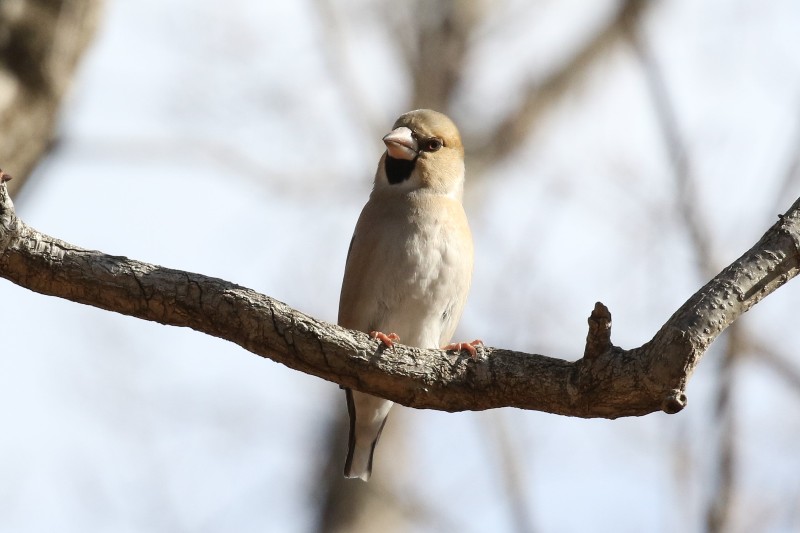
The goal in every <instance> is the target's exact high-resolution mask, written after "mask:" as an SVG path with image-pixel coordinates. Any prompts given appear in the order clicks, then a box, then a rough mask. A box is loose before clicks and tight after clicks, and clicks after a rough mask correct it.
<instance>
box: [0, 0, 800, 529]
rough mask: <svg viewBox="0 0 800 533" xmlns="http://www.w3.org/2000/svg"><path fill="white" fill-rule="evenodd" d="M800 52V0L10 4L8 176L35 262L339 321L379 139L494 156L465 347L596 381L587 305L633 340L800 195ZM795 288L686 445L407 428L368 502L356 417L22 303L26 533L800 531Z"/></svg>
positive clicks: (65, 306)
mask: <svg viewBox="0 0 800 533" xmlns="http://www.w3.org/2000/svg"><path fill="white" fill-rule="evenodd" d="M798 28H800V3H798V2H796V1H795V0H774V1H772V2H761V1H757V0H706V1H704V2H697V1H694V0H670V1H666V0H660V1H656V0H652V1H645V0H627V1H595V2H585V1H583V0H571V1H564V0H560V1H555V0H537V1H522V0H516V1H512V0H507V1H489V0H483V1H481V0H475V1H470V2H467V1H464V2H445V1H442V2H429V1H425V0H417V1H412V0H409V1H406V2H389V1H368V0H342V1H333V0H306V1H296V2H260V1H258V0H230V1H228V2H224V3H220V2H213V1H210V0H172V1H169V2H161V1H157V0H140V1H137V2H133V1H125V0H105V1H101V0H2V2H0V167H2V168H3V169H4V170H6V171H7V172H9V173H10V174H12V175H14V176H15V180H14V181H12V182H11V185H13V186H14V188H13V190H12V194H13V198H14V200H15V203H16V206H17V211H18V213H19V215H20V216H21V217H22V218H23V220H25V221H26V222H27V223H28V224H30V225H32V226H34V227H36V228H37V229H39V230H41V231H44V232H46V233H49V234H51V235H54V236H57V237H59V238H62V239H64V240H66V241H68V242H71V243H74V244H76V245H79V246H83V247H86V248H94V249H99V250H102V251H104V252H107V253H111V254H120V255H127V256H130V257H134V258H137V259H140V260H143V261H148V262H152V263H157V264H161V265H165V266H169V267H174V268H179V269H184V270H190V271H195V272H201V273H204V274H207V275H212V276H218V277H221V278H224V279H227V280H230V281H233V282H236V283H239V284H242V285H245V286H248V287H251V288H253V289H256V290H258V291H260V292H263V293H265V294H268V295H270V296H273V297H276V298H278V299H280V300H282V301H284V302H286V303H288V304H290V305H291V306H293V307H295V308H297V309H300V310H302V311H304V312H306V313H310V314H313V315H315V316H317V317H319V318H321V319H325V320H328V321H335V319H336V309H337V300H338V292H339V284H340V281H341V276H342V271H343V266H344V260H345V253H346V249H347V245H348V242H349V239H350V235H351V232H352V228H353V226H354V224H355V220H356V217H357V216H358V213H359V210H360V208H361V206H362V205H363V203H364V202H365V201H366V198H367V195H368V194H369V190H370V186H371V180H372V176H373V173H374V169H375V166H376V163H377V161H378V158H379V156H380V154H381V152H382V151H383V145H382V143H381V140H380V139H381V136H382V135H383V134H385V133H386V132H388V131H389V128H390V126H391V124H392V122H393V121H394V119H395V118H396V116H397V115H399V114H400V113H402V112H404V111H407V110H409V109H413V108H416V107H432V108H435V109H438V110H441V111H444V112H446V113H448V114H450V115H451V116H452V117H453V119H454V120H455V121H456V122H457V123H458V124H459V126H460V127H461V130H462V134H463V136H464V138H465V142H466V147H467V169H468V183H467V193H466V199H465V203H466V209H467V212H468V215H469V217H470V221H471V225H472V228H473V232H474V235H475V240H476V248H477V260H476V266H475V274H474V282H473V289H472V293H471V296H470V300H469V303H468V307H467V309H466V312H465V315H464V318H463V320H462V323H461V326H460V330H459V334H458V335H459V336H463V337H464V338H474V337H480V338H482V339H484V341H485V342H486V343H487V344H488V345H491V346H498V347H505V348H513V349H519V350H524V351H528V352H536V353H543V354H548V355H551V356H555V357H562V358H566V359H577V358H578V357H580V356H581V354H582V350H583V342H584V340H585V336H586V317H587V316H588V314H589V312H590V310H591V309H592V306H593V304H594V302H595V301H597V300H600V301H603V302H604V303H605V304H606V305H608V306H609V308H610V309H611V311H612V313H613V316H614V330H613V339H612V340H613V341H614V342H615V344H618V345H621V346H623V347H633V346H638V345H640V344H642V343H643V342H645V341H647V340H648V339H649V338H650V337H651V336H652V335H653V334H654V333H655V331H656V330H657V329H658V327H659V326H660V325H661V324H662V323H663V322H664V321H665V320H666V319H667V318H668V317H669V315H670V314H671V313H672V312H673V311H674V310H675V309H677V307H678V306H679V305H680V304H681V303H683V301H684V300H685V299H686V298H688V296H690V295H691V294H692V293H693V292H694V291H695V290H697V289H698V288H699V287H700V286H701V285H702V284H703V283H704V282H705V281H706V280H707V279H709V278H710V277H711V276H712V275H713V274H715V273H716V272H718V271H719V270H720V269H721V268H722V267H724V266H725V265H727V264H728V263H729V262H731V261H732V260H734V259H735V258H736V257H738V255H739V254H741V253H742V252H743V251H745V250H746V249H747V248H749V247H750V246H751V245H752V244H753V243H754V242H755V241H756V240H757V239H758V238H759V237H760V236H761V234H762V233H763V232H764V231H765V230H766V228H767V227H768V226H769V225H770V224H772V222H773V221H774V220H775V219H776V215H777V214H778V213H780V212H783V211H784V210H786V208H788V206H789V205H791V203H792V202H793V201H794V200H795V199H796V198H797V196H798V192H800V164H799V163H798V161H800V31H798ZM212 205H213V207H214V209H213V210H212V209H209V207H210V206H212ZM211 213H214V216H213V217H211V216H209V215H210V214H211ZM798 287H800V286H798V285H797V284H796V282H793V283H791V284H789V285H788V286H787V287H785V288H782V289H780V290H779V291H778V292H777V293H775V294H774V295H772V296H770V297H769V298H768V299H767V300H766V301H764V302H763V303H762V304H760V305H759V306H757V307H756V308H755V309H754V310H753V311H752V312H751V313H749V314H748V315H746V316H745V317H743V318H742V319H741V320H739V321H738V322H736V324H735V325H734V327H732V328H731V329H730V330H729V331H728V332H726V334H725V335H724V336H723V337H722V338H720V339H719V340H718V341H717V342H716V343H715V345H714V346H713V347H712V350H711V351H710V353H709V354H708V355H707V357H706V358H705V359H704V360H703V362H702V363H701V365H700V367H699V369H698V371H697V372H696V374H695V376H694V378H693V379H692V381H691V382H690V384H689V388H688V396H689V405H688V407H687V409H685V410H684V411H683V412H681V413H680V414H679V415H675V416H667V415H664V414H653V415H650V416H647V417H643V418H638V419H624V420H616V421H608V420H580V419H569V418H564V417H558V416H554V415H549V414H543V413H536V412H523V411H516V410H510V409H508V410H498V411H491V412H481V413H459V414H446V413H439V412H428V411H417V410H410V409H405V408H396V409H395V411H393V413H392V415H391V417H390V419H389V423H388V426H387V429H386V431H385V432H384V436H383V439H382V442H381V445H380V446H379V448H378V451H377V455H376V464H375V474H374V476H373V479H372V481H371V482H370V483H369V484H363V483H360V482H358V481H350V482H345V481H344V480H343V479H342V478H341V469H342V464H343V461H344V448H345V440H346V436H345V427H344V423H345V422H344V420H345V406H344V396H343V394H342V393H341V391H340V390H339V389H338V387H337V386H335V385H333V384H331V383H328V382H324V381H322V380H319V379H317V378H312V377H309V376H305V375H303V374H300V373H298V372H295V371H291V370H288V369H287V368H285V367H283V366H281V365H279V364H275V363H273V362H270V361H268V360H263V359H261V358H259V357H257V356H254V355H252V354H250V353H248V352H246V351H244V350H242V349H241V348H239V347H237V346H233V345H231V344H228V343H225V342H222V341H220V340H218V339H214V338H210V337H206V336H204V335H201V334H199V333H196V332H193V331H190V330H183V329H177V328H169V327H164V326H160V325H157V324H153V323H147V322H143V321H138V320H135V319H133V318H128V317H124V316H119V315H115V314H112V313H108V312H104V311H100V310H97V309H94V308H89V307H84V306H80V305H78V304H74V303H70V302H66V301H61V300H57V299H55V298H50V297H44V296H40V295H38V294H34V293H31V292H29V291H27V290H25V289H22V288H20V287H17V286H15V285H13V284H11V283H9V282H4V281H3V280H0V308H2V319H0V531H9V532H10V531H14V532H39V531H59V532H73V531H74V532H95V531H98V532H99V531H103V532H107V531H114V532H174V531H187V532H188V531H191V532H232V531H236V532H250V531H252V532H256V531H259V532H263V531H280V532H311V531H317V532H328V531H352V532H361V531H363V532H371V531H381V532H389V531H419V532H428V531H441V532H447V531H460V532H483V531H511V532H533V531H539V532H542V531H548V532H549V531H564V532H572V531H581V532H583V531H614V532H624V531H631V532H639V531H654V532H671V531H676V530H680V531H685V532H700V531H708V532H720V531H725V532H728V531H730V532H745V531H763V532H784V531H786V532H788V531H797V530H800V446H799V445H798V441H799V440H800V359H799V357H800V356H798V348H800V327H798V323H797V312H796V309H797V305H798V301H800V289H799V288H798Z"/></svg>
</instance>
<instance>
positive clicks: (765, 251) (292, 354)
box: [0, 183, 800, 418]
mask: <svg viewBox="0 0 800 533" xmlns="http://www.w3.org/2000/svg"><path fill="white" fill-rule="evenodd" d="M798 264H800V200H798V201H797V202H795V204H794V205H793V206H792V207H791V208H790V209H789V211H788V212H787V213H786V214H785V215H783V216H782V217H780V220H779V221H778V222H777V223H776V224H775V225H773V226H772V227H771V228H770V229H769V230H768V231H767V232H766V233H765V234H764V236H763V237H762V238H761V240H760V241H759V242H758V243H756V245H755V246H753V248H751V249H750V250H749V251H747V252H746V253H745V254H744V255H743V256H742V257H740V258H739V259H737V260H736V261H735V262H734V263H733V264H731V265H730V266H729V267H727V268H726V269H725V270H723V271H722V272H721V273H720V274H719V275H717V276H716V277H715V278H714V279H713V280H711V281H710V282H709V283H708V284H706V286H705V287H703V288H702V289H700V291H698V292H697V293H696V294H695V295H694V296H692V297H691V298H690V299H689V300H688V301H687V302H686V303H685V304H684V305H683V306H682V307H681V308H680V309H678V311H676V312H675V314H674V315H673V316H672V317H671V318H670V319H669V320H668V321H667V323H666V324H664V326H663V327H662V328H661V329H660V330H659V331H658V332H657V333H656V334H655V336H654V337H653V339H652V340H650V341H649V342H647V343H646V344H644V345H643V346H641V347H639V348H635V349H632V350H623V349H621V348H618V347H615V346H613V345H611V344H610V341H608V340H607V338H608V337H607V336H608V335H609V334H610V331H608V330H607V329H608V328H610V319H611V317H610V313H607V311H606V312H604V311H603V309H604V308H600V307H598V308H597V311H596V312H595V314H594V317H593V318H594V323H593V325H592V327H591V328H590V333H589V338H588V339H587V342H588V343H589V344H590V345H591V346H590V347H589V349H588V350H587V352H586V353H587V354H590V356H589V357H584V358H582V359H579V360H577V361H574V362H569V361H564V360H561V359H555V358H552V357H546V356H543V355H535V354H527V353H522V352H514V351H510V350H503V349H498V348H486V349H485V350H484V352H483V353H482V355H481V357H479V358H478V359H477V360H472V359H471V358H470V357H468V356H465V355H461V354H454V353H444V352H441V351H439V350H420V349H416V348H410V347H407V346H402V345H395V347H394V348H392V349H391V350H383V349H376V343H375V341H373V340H371V339H370V338H369V337H368V336H367V335H365V334H363V333H360V332H354V331H349V330H345V329H342V328H340V327H338V326H335V325H333V324H328V323H325V322H322V321H320V320H316V319H314V318H312V317H310V316H307V315H305V314H303V313H300V312H298V311H295V310H293V309H291V308H290V307H289V306H287V305H286V304H283V303H281V302H279V301H277V300H274V299H272V298H270V297H268V296H264V295H262V294H259V293H257V292H255V291H253V290H250V289H247V288H244V287H240V286H238V285H235V284H233V283H230V282H227V281H223V280H221V279H217V278H211V277H207V276H203V275H200V274H193V273H190V272H183V271H180V270H172V269H168V268H164V267H160V266H156V265H149V264H147V263H142V262H139V261H135V260H132V259H128V258H126V257H119V256H110V255H106V254H103V253H101V252H97V251H91V250H84V249H81V248H78V247H75V246H73V245H71V244H68V243H66V242H63V241H60V240H58V239H55V238H53V237H49V236H47V235H44V234H42V233H39V232H38V231H36V230H35V229H33V228H31V227H29V226H27V225H26V224H24V223H23V222H22V221H21V220H20V219H19V218H17V216H16V214H15V212H14V208H13V204H12V203H11V200H10V198H9V197H8V193H7V191H6V185H5V184H4V183H2V184H0V276H2V277H4V278H6V279H8V280H10V281H12V282H14V283H16V284H18V285H20V286H22V287H26V288H28V289H30V290H33V291H36V292H40V293H42V294H47V295H52V296H58V297H61V298H66V299H68V300H72V301H75V302H80V303H84V304H87V305H92V306H95V307H99V308H102V309H107V310H110V311H116V312H118V313H122V314H126V315H130V316H135V317H138V318H142V319H145V320H152V321H155V322H159V323H162V324H169V325H173V326H184V327H190V328H192V329H195V330H197V331H201V332H203V333H207V334H209V335H213V336H216V337H220V338H223V339H226V340H229V341H231V342H235V343H236V344H238V345H240V346H242V347H243V348H245V349H247V350H249V351H251V352H253V353H255V354H258V355H261V356H263V357H268V358H270V359H273V360H275V361H277V362H280V363H283V364H284V365H286V366H288V367H290V368H293V369H296V370H299V371H301V372H306V373H308V374H312V375H315V376H319V377H321V378H323V379H327V380H329V381H332V382H335V383H339V384H341V385H344V386H346V387H352V388H355V389H358V390H362V391H365V392H369V393H372V394H375V395H378V396H381V397H384V398H388V399H391V400H394V401H396V402H398V403H401V404H403V405H407V406H409V407H417V408H429V409H439V410H444V411H464V410H482V409H491V408H496V407H518V408H521V409H534V410H539V411H546V412H551V413H557V414H562V415H571V416H580V417H605V418H616V417H620V416H635V415H644V414H647V413H651V412H654V411H658V410H663V411H666V412H670V413H671V412H677V411H679V410H680V409H682V408H683V406H684V405H685V404H686V396H685V394H684V391H685V388H686V383H687V381H688V379H689V377H690V376H691V374H692V371H693V370H694V368H695V366H696V365H697V363H698V362H699V360H700V358H701V357H702V356H703V354H704V353H705V351H706V350H707V349H708V346H709V345H710V344H711V342H713V340H714V339H715V338H716V337H717V336H719V334H720V333H721V332H722V331H723V330H724V329H725V328H726V327H727V326H729V325H730V324H731V323H732V322H733V321H735V320H736V319H737V318H738V317H739V316H740V315H741V314H742V313H744V312H745V311H747V310H748V309H750V308H751V307H752V306H753V305H755V304H756V303H758V302H759V301H760V300H761V299H762V298H764V297H765V296H767V295H768V294H770V293H771V292H772V291H774V290H775V289H777V288H778V287H780V286H781V285H783V284H784V283H786V282H787V281H788V280H789V279H791V278H792V277H794V276H795V275H796V274H797V271H798ZM5 305H6V306H8V305H9V303H8V302H5ZM599 347H605V348H606V349H605V350H604V351H602V350H598V348H599ZM598 352H602V353H598Z"/></svg>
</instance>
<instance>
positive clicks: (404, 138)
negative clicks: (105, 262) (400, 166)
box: [383, 126, 419, 161]
mask: <svg viewBox="0 0 800 533" xmlns="http://www.w3.org/2000/svg"><path fill="white" fill-rule="evenodd" d="M383 142H384V144H386V151H387V152H389V155H390V156H391V157H394V158H395V159H406V160H408V161H411V160H413V159H414V158H415V157H417V152H418V151H419V147H418V146H417V141H416V139H414V136H413V135H412V134H411V130H410V129H408V128H406V127H405V126H401V127H399V128H397V129H394V130H392V131H391V132H390V133H389V134H388V135H386V137H384V138H383Z"/></svg>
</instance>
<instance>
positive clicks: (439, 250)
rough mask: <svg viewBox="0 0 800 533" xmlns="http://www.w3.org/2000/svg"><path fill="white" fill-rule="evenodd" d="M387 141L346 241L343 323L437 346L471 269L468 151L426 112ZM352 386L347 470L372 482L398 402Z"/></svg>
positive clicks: (440, 118) (403, 122) (458, 307)
mask: <svg viewBox="0 0 800 533" xmlns="http://www.w3.org/2000/svg"><path fill="white" fill-rule="evenodd" d="M384 142H385V143H386V147H387V151H386V152H385V153H384V154H383V156H382V157H381V159H380V162H379V164H378V170H377V172H376V175H375V185H374V188H373V190H372V193H371V194H370V197H369V201H368V202H367V204H366V205H365V206H364V209H363V210H362V212H361V216H360V217H359V219H358V222H357V224H356V228H355V232H354V234H353V239H352V241H351V244H350V251H349V254H348V258H347V265H346V267H345V273H344V281H343V283H342V293H341V298H340V301H339V324H340V325H341V326H344V327H346V328H350V329H356V330H361V331H364V332H378V333H376V334H375V335H376V336H377V337H378V338H379V339H384V342H385V343H387V345H390V344H391V341H390V340H386V336H385V335H384V333H386V334H389V333H396V334H397V335H398V336H399V342H402V343H403V344H407V345H410V346H417V347H420V348H439V347H442V346H443V345H445V344H447V343H448V342H449V341H450V339H451V337H452V335H453V332H454V331H455V329H456V326H457V324H458V321H459V318H460V317H461V312H462V310H463V308H464V303H465V301H466V298H467V292H468V291H469V286H470V279H471V275H472V261H473V249H472V236H471V234H470V231H469V225H468V224H467V218H466V215H465V213H464V209H463V207H462V205H461V197H462V194H463V188H464V148H463V146H462V145H461V137H460V135H459V133H458V129H457V128H456V126H455V125H454V124H453V122H452V121H451V120H450V119H449V118H447V117H446V116H445V115H443V114H441V113H437V112H435V111H431V110H425V109H421V110H416V111H411V112H409V113H406V114H404V115H402V116H401V117H400V118H399V119H398V120H397V122H395V125H394V127H393V130H392V132H391V133H389V134H388V135H387V136H386V137H384ZM457 347H458V348H459V349H460V348H461V347H462V346H461V345H457ZM464 347H465V348H467V349H469V348H468V347H467V346H464ZM471 351H473V352H474V349H472V350H471ZM386 353H387V354H388V355H391V352H390V350H387V352H386ZM346 392H347V403H348V410H349V412H350V418H351V427H350V443H349V444H350V449H349V452H348V456H347V462H346V465H345V475H346V476H347V477H358V478H361V479H363V480H365V481H366V480H367V479H369V476H370V473H371V470H372V456H373V452H374V447H375V444H376V443H377V440H378V437H379V436H380V432H381V430H382V429H383V425H384V424H385V422H386V417H387V416H388V414H389V409H390V408H391V406H392V402H389V401H387V400H383V399H380V398H375V397H373V396H369V395H367V394H363V393H360V392H357V391H351V390H349V389H348V390H347V391H346Z"/></svg>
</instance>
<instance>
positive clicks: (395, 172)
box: [383, 154, 417, 185]
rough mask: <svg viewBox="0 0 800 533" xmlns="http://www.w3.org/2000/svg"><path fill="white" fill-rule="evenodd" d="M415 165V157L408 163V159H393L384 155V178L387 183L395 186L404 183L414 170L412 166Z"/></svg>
mask: <svg viewBox="0 0 800 533" xmlns="http://www.w3.org/2000/svg"><path fill="white" fill-rule="evenodd" d="M416 163H417V158H416V157H415V158H414V159H412V160H411V161H409V160H408V159H395V158H394V157H391V156H390V155H389V154H386V162H385V163H384V165H383V166H384V168H386V177H387V178H388V180H389V183H391V184H392V185H397V184H398V183H402V182H404V181H406V180H407V179H408V178H410V177H411V172H412V171H413V170H414V165H415V164H416Z"/></svg>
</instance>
